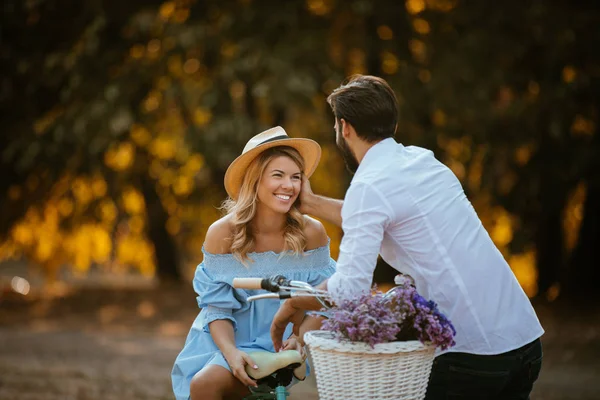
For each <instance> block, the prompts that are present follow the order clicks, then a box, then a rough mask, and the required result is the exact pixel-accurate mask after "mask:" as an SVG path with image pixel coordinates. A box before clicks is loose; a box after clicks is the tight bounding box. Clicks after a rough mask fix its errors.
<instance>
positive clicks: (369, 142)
mask: <svg viewBox="0 0 600 400" xmlns="http://www.w3.org/2000/svg"><path fill="white" fill-rule="evenodd" d="M327 101H328V103H329V105H330V106H331V108H332V110H333V114H334V116H335V131H336V141H337V145H338V147H339V148H340V149H341V151H342V153H343V156H344V159H345V162H346V164H347V166H348V168H349V169H350V170H351V171H352V172H355V175H354V177H353V179H352V182H351V185H350V188H349V189H348V191H347V193H346V196H345V200H344V201H343V202H342V201H340V200H334V199H329V198H326V197H322V196H318V195H316V194H314V193H312V191H311V189H310V184H309V182H308V180H305V181H304V184H303V189H302V190H303V192H302V195H301V203H302V211H303V212H305V213H307V214H312V215H314V216H316V217H318V218H322V219H326V220H329V221H331V222H334V223H336V224H338V225H340V226H341V227H342V229H343V231H344V237H343V239H342V242H341V245H340V254H339V258H338V263H337V272H336V273H335V274H334V275H332V276H331V277H330V278H329V280H328V281H326V282H324V283H323V284H322V285H321V286H320V288H322V289H327V290H328V291H329V292H330V294H331V296H332V297H333V299H334V300H336V301H339V300H340V299H343V298H347V297H350V296H355V295H358V294H360V293H363V292H365V291H368V290H370V288H371V283H372V279H373V271H374V269H375V265H376V262H377V257H378V255H379V254H381V257H382V258H383V259H384V260H385V261H386V262H387V263H388V264H390V265H391V266H392V267H394V268H395V269H397V270H398V271H400V272H402V273H404V274H408V275H410V276H411V277H412V278H413V279H414V281H415V284H416V287H417V290H418V291H419V293H420V294H421V295H422V296H424V297H425V298H427V299H431V300H433V301H435V302H436V303H438V305H439V308H440V310H441V311H442V312H444V313H445V314H446V315H447V316H448V318H449V319H450V321H452V323H453V325H454V327H455V328H456V337H455V340H456V346H454V347H453V348H451V349H449V350H448V351H447V352H445V353H444V354H441V355H438V356H437V357H436V359H435V361H434V366H433V370H432V374H431V377H430V381H429V387H428V391H427V397H426V398H427V399H428V400H432V399H446V398H448V396H449V395H452V396H454V397H452V398H455V399H496V398H497V399H528V398H529V393H530V392H531V389H532V387H533V383H534V382H535V380H536V379H537V377H538V375H539V371H540V368H541V361H542V348H541V343H540V340H539V338H540V336H541V335H542V334H543V333H544V330H543V329H542V327H541V325H540V323H539V321H538V318H537V316H536V314H535V311H534V309H533V307H532V306H531V303H530V302H529V299H528V298H527V296H526V295H525V293H524V292H523V290H522V289H521V287H520V285H519V283H518V281H517V280H516V278H515V276H514V274H513V273H512V271H511V270H510V267H509V266H508V264H507V263H506V261H505V260H504V258H503V257H502V254H501V253H500V252H499V251H498V249H497V248H496V247H495V245H494V243H493V242H492V240H491V239H490V237H489V235H488V233H487V232H486V231H485V229H484V227H483V225H482V224H481V221H480V220H479V218H478V216H477V214H476V212H475V210H474V209H473V207H472V206H471V203H470V202H469V200H468V199H467V198H466V196H465V194H464V192H463V189H462V187H461V184H460V182H459V181H458V179H457V178H456V177H455V176H454V174H453V173H452V172H451V171H450V170H449V169H448V168H447V167H445V166H444V165H443V164H442V163H440V162H439V161H437V160H436V159H435V157H434V155H433V153H432V152H431V151H429V150H425V149H422V148H418V147H413V146H408V147H405V146H403V145H402V144H399V143H396V141H395V140H394V139H393V136H394V132H395V130H396V126H397V123H398V103H397V99H396V96H395V94H394V92H393V90H392V89H391V88H390V86H389V85H388V84H387V82H385V81H384V80H383V79H381V78H377V77H373V76H361V75H359V76H354V77H352V78H351V79H350V80H349V81H348V82H347V83H345V84H343V85H342V86H340V87H339V88H338V89H336V90H334V91H333V93H332V94H331V95H330V96H329V98H328V99H327ZM319 308H320V305H319V303H318V302H316V301H315V300H314V299H309V298H294V299H290V300H287V301H286V302H285V303H283V305H282V306H281V308H280V310H279V311H278V313H277V315H276V316H275V319H274V321H273V325H272V327H271V336H272V339H273V343H274V345H275V348H276V349H279V348H280V346H281V338H282V332H283V329H284V328H285V327H286V326H287V324H288V323H289V322H293V323H294V325H295V328H296V329H297V328H298V325H299V324H300V322H301V321H302V318H303V315H304V310H309V309H319Z"/></svg>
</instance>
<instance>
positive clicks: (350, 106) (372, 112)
mask: <svg viewBox="0 0 600 400" xmlns="http://www.w3.org/2000/svg"><path fill="white" fill-rule="evenodd" d="M327 102H328V103H329V105H330V106H331V109H332V110H333V114H334V116H335V118H336V120H338V121H339V120H340V119H342V118H343V119H344V120H346V121H347V122H349V123H350V124H351V125H352V126H353V127H354V130H355V131H356V133H357V135H358V136H359V137H360V138H361V139H363V140H365V141H367V142H369V143H372V142H376V141H379V140H382V139H387V138H389V137H393V136H394V133H395V132H396V125H397V123H398V99H397V98H396V95H395V94H394V91H393V90H392V88H391V87H390V85H389V84H388V83H387V82H386V81H385V80H384V79H382V78H378V77H376V76H371V75H353V76H351V77H350V78H349V79H348V80H347V81H346V82H344V83H343V84H342V85H341V86H340V87H339V88H337V89H335V90H334V91H333V92H332V93H331V94H330V95H329V97H327ZM338 123H339V122H338Z"/></svg>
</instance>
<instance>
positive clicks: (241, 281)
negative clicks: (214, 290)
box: [232, 278, 263, 289]
mask: <svg viewBox="0 0 600 400" xmlns="http://www.w3.org/2000/svg"><path fill="white" fill-rule="evenodd" d="M262 281H263V279H262V278H233V285H232V286H233V287H234V288H236V289H262V285H261V283H262Z"/></svg>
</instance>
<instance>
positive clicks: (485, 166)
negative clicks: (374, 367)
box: [0, 0, 600, 300]
mask: <svg viewBox="0 0 600 400" xmlns="http://www.w3.org/2000/svg"><path fill="white" fill-rule="evenodd" d="M2 7H3V14H2V25H1V26H2V42H1V50H2V51H1V53H0V54H1V57H2V60H3V64H4V68H3V70H4V73H3V75H2V77H1V79H2V81H1V86H0V105H1V107H2V116H1V120H0V122H1V123H2V127H3V131H4V134H3V135H2V136H1V137H0V146H1V154H0V156H1V159H0V160H1V161H0V162H1V163H2V166H1V168H2V171H3V173H2V176H1V177H0V193H3V194H4V196H3V197H2V198H0V201H1V207H2V213H0V239H1V241H0V242H1V243H2V244H1V245H0V257H1V258H24V259H26V260H29V261H30V262H31V263H32V265H33V266H34V268H40V269H41V270H42V271H43V272H44V274H45V275H46V276H47V277H48V279H53V278H56V277H57V274H58V273H59V271H60V270H61V268H71V269H72V270H74V271H79V272H80V273H82V274H83V273H86V272H87V271H89V268H90V267H92V266H93V267H95V268H96V267H97V268H100V269H102V270H104V271H106V272H108V273H119V272H122V271H128V270H131V269H133V270H134V271H139V272H140V273H142V274H145V275H148V276H157V277H158V278H159V279H160V280H161V281H163V282H164V281H171V280H179V279H181V277H182V275H184V276H186V277H187V276H189V273H190V272H191V271H192V270H193V266H195V264H197V263H198V262H199V261H200V260H201V257H202V256H201V251H200V250H201V246H202V242H203V238H204V233H205V231H206V228H207V227H208V226H209V225H210V224H211V223H212V222H213V221H214V220H215V219H216V218H218V216H219V215H220V212H219V210H218V208H217V207H218V206H219V204H220V202H221V201H222V200H223V199H224V197H225V192H224V190H223V187H222V186H223V185H222V181H223V175H224V171H225V169H226V168H227V165H228V164H229V162H231V161H232V160H233V159H234V158H235V157H236V156H237V155H238V154H239V152H240V151H241V148H242V147H243V145H244V144H245V142H246V141H247V139H248V138H249V137H250V136H252V135H254V134H256V133H257V132H260V131H261V130H263V129H265V128H268V127H271V126H274V125H282V126H284V127H285V128H286V130H287V131H288V133H290V134H291V136H307V137H311V138H314V139H316V140H318V141H319V142H320V143H321V144H322V146H323V159H322V163H321V165H320V167H319V169H318V170H317V173H316V174H315V176H314V178H313V179H312V183H313V186H314V188H315V190H317V191H319V192H321V193H323V194H326V195H330V196H334V197H342V196H343V194H344V191H345V189H346V187H347V185H348V183H349V180H350V176H349V175H348V174H347V173H346V172H345V170H344V167H343V163H342V161H341V159H340V158H339V156H338V154H337V152H336V149H335V143H334V134H333V128H332V126H333V121H332V118H331V114H330V112H329V110H328V106H327V104H326V102H325V98H326V96H327V95H328V94H329V93H330V92H331V90H333V89H334V88H335V87H337V86H338V85H339V84H340V83H341V82H342V81H343V79H344V78H345V77H346V76H348V75H351V74H353V73H368V74H374V75H379V76H382V77H384V78H385V79H387V80H388V81H389V82H390V84H391V85H392V86H393V87H394V89H395V90H396V93H397V94H398V96H399V99H400V102H401V110H400V112H401V120H400V121H401V122H400V126H399V130H398V134H397V139H398V140H399V141H401V142H402V143H404V144H406V145H419V146H424V147H427V148H430V149H432V150H433V151H434V152H435V154H436V156H437V157H438V158H439V159H440V160H441V161H443V162H444V163H445V164H446V165H448V166H449V167H450V168H451V169H452V170H453V171H454V173H455V174H456V175H457V176H458V178H459V179H460V180H461V181H462V183H463V186H464V188H465V191H466V193H467V195H468V196H469V198H470V199H471V201H472V202H473V204H474V206H475V208H476V209H477V211H478V213H479V214H480V216H481V219H482V222H483V223H484V225H485V226H486V228H487V229H488V231H489V232H490V235H491V237H492V239H493V240H494V241H495V243H496V244H497V245H498V248H499V249H500V251H501V252H502V253H503V254H504V256H505V257H506V258H507V260H508V261H509V263H510V264H511V267H512V268H513V270H514V271H515V274H516V275H517V277H518V279H519V280H520V282H521V284H522V285H523V287H524V288H525V290H526V292H527V293H528V294H529V295H530V296H535V295H539V296H541V297H543V298H547V299H549V300H554V299H556V298H557V297H558V296H559V294H566V295H567V296H572V295H575V294H577V293H583V294H593V293H595V287H594V282H595V281H596V280H597V279H598V278H599V277H600V276H599V275H600V272H598V270H597V269H596V268H594V257H593V253H592V252H593V249H594V248H595V246H597V245H598V244H600V243H598V241H600V232H599V230H600V216H599V213H600V210H599V209H598V207H599V205H600V201H599V197H600V186H599V185H600V183H599V180H600V179H599V171H600V168H598V167H599V166H598V163H599V161H598V160H599V158H598V155H599V152H600V145H599V139H598V132H597V129H598V106H599V99H598V96H599V93H600V90H599V89H600V88H599V87H598V86H599V78H600V63H599V59H598V58H599V56H598V54H597V51H596V49H597V48H598V45H599V44H600V31H598V29H596V26H597V24H598V22H600V12H599V11H598V10H597V7H594V4H593V3H592V2H586V1H582V0H579V1H572V2H569V3H568V4H567V3H564V2H559V1H552V2H548V1H541V0H537V1H530V2H525V3H523V2H522V1H516V0H507V1H504V2H501V3H494V4H492V3H489V2H478V1H474V0H462V1H458V0H406V1H392V0H387V1H383V0H380V1H367V0H350V1H344V2H342V1H334V0H302V1H300V0H298V1H285V2H282V1H275V0H237V1H234V0H223V1H191V0H178V1H168V2H164V1H143V2H142V1H139V0H130V1H127V2H117V1H93V2H75V1H67V0H64V1H58V0H56V1H52V0H41V1H35V2H34V1H27V2H21V1H15V0H7V1H5V2H4V3H3V6H2ZM327 229H328V232H329V233H330V236H331V237H332V250H333V251H334V256H335V255H337V246H338V245H339V240H340V237H341V233H340V232H339V230H337V229H336V228H334V227H332V226H327ZM386 273H389V271H388V272H386V270H385V268H382V269H380V270H379V271H378V274H379V276H378V278H379V279H384V277H385V275H386ZM596 296H597V295H596Z"/></svg>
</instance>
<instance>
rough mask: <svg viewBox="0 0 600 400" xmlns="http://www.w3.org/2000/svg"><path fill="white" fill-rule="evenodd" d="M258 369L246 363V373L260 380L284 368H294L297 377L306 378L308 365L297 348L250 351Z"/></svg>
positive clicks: (249, 353)
mask: <svg viewBox="0 0 600 400" xmlns="http://www.w3.org/2000/svg"><path fill="white" fill-rule="evenodd" d="M248 355H249V356H250V357H251V358H252V360H254V363H255V364H256V365H257V366H258V369H254V368H252V367H251V366H250V365H246V373H247V374H248V376H249V377H250V378H252V379H256V380H259V379H261V378H264V377H265V376H269V375H271V374H273V373H275V372H277V371H279V370H282V369H292V370H293V373H294V376H295V377H296V379H299V380H301V381H302V380H304V378H305V377H306V365H305V364H304V359H303V358H302V356H301V355H300V353H299V352H298V351H297V350H283V351H280V352H279V353H271V352H270V351H255V352H248Z"/></svg>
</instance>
